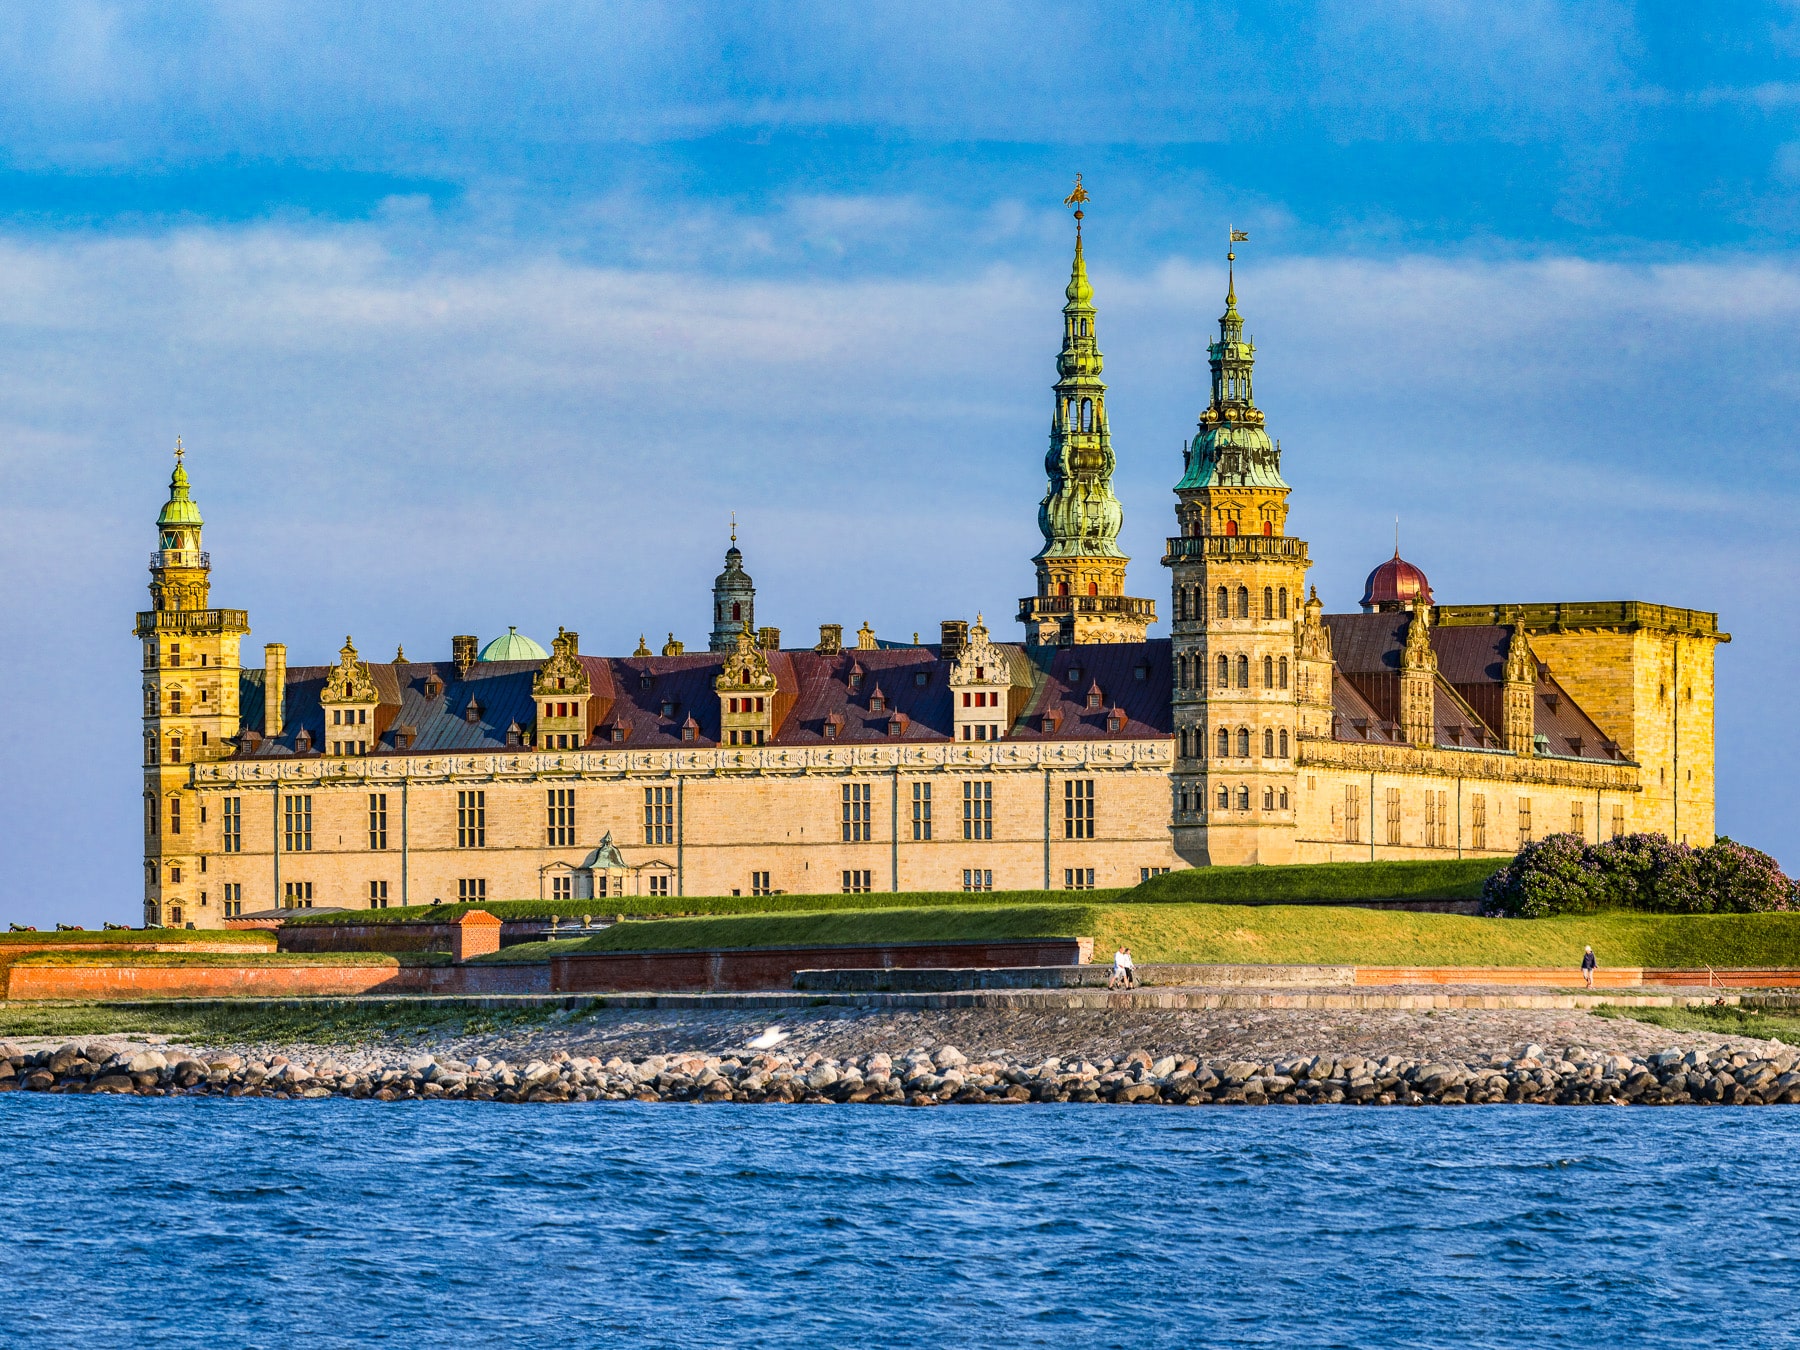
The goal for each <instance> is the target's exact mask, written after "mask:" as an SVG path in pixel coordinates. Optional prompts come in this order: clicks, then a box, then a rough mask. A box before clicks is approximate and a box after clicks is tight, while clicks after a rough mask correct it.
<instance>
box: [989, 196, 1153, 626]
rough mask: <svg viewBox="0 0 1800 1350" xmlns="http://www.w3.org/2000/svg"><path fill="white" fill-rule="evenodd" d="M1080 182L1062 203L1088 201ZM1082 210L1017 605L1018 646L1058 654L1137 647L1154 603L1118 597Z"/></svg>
mask: <svg viewBox="0 0 1800 1350" xmlns="http://www.w3.org/2000/svg"><path fill="white" fill-rule="evenodd" d="M1087 199H1088V196H1087V192H1086V190H1085V189H1084V188H1083V187H1082V186H1081V179H1080V178H1079V177H1078V178H1076V180H1075V191H1074V192H1072V193H1070V194H1069V197H1068V199H1067V201H1066V202H1065V203H1064V204H1065V205H1073V204H1076V203H1080V202H1085V201H1087ZM1081 221H1082V212H1081V211H1080V210H1079V209H1077V210H1076V212H1075V260H1074V262H1073V263H1072V264H1071V266H1070V270H1069V284H1068V286H1067V288H1066V289H1065V290H1064V292H1063V294H1064V298H1065V300H1066V303H1065V304H1064V305H1063V333H1062V350H1061V352H1060V353H1059V354H1058V356H1057V358H1056V373H1057V377H1058V378H1057V382H1056V386H1055V391H1054V403H1053V405H1052V408H1051V414H1050V449H1049V452H1048V453H1047V454H1046V455H1045V456H1044V473H1045V476H1046V478H1047V479H1048V480H1049V482H1048V487H1047V489H1046V491H1045V493H1044V499H1043V501H1042V502H1041V503H1039V505H1038V529H1039V530H1041V531H1042V532H1043V536H1044V547H1043V548H1042V549H1040V550H1039V551H1038V553H1037V555H1036V556H1035V557H1034V558H1033V559H1032V563H1033V565H1034V566H1035V567H1036V569H1037V594H1036V595H1031V596H1026V597H1025V598H1024V599H1023V600H1021V601H1019V622H1021V623H1023V624H1024V625H1025V629H1026V641H1027V642H1031V643H1041V644H1045V645H1061V646H1067V645H1069V644H1071V643H1081V642H1138V641H1142V640H1143V637H1144V630H1145V628H1146V627H1147V626H1148V625H1150V624H1151V623H1154V622H1155V621H1156V604H1155V602H1154V601H1151V600H1140V599H1134V598H1132V597H1129V596H1127V595H1126V594H1125V567H1126V564H1127V563H1129V562H1130V561H1131V560H1130V558H1128V557H1127V556H1126V555H1125V554H1124V553H1122V552H1121V551H1120V550H1119V542H1118V541H1119V528H1120V526H1121V525H1122V524H1123V523H1124V511H1123V509H1122V508H1121V507H1120V505H1119V499H1118V498H1117V497H1116V496H1114V495H1113V489H1112V475H1113V468H1114V463H1115V461H1114V458H1113V449H1112V433H1111V431H1110V430H1109V429H1108V426H1107V418H1106V385H1105V384H1104V383H1102V382H1101V379H1100V371H1101V367H1102V365H1103V359H1102V357H1101V355H1100V345H1099V336H1098V333H1097V331H1096V327H1095V325H1096V322H1097V315H1096V311H1095V309H1094V288H1093V286H1092V285H1091V284H1090V283H1089V281H1088V274H1087V259H1086V258H1085V257H1084V256H1083V253H1082V238H1081Z"/></svg>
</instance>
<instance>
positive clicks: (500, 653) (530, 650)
mask: <svg viewBox="0 0 1800 1350" xmlns="http://www.w3.org/2000/svg"><path fill="white" fill-rule="evenodd" d="M476 659H477V660H481V661H548V660H549V659H550V653H549V652H547V651H545V650H544V649H543V648H542V647H540V646H538V645H537V643H535V642H533V641H532V640H531V639H530V638H528V637H526V636H525V635H524V634H523V633H521V632H520V631H519V630H518V629H516V628H508V629H507V630H506V633H505V635H504V636H502V637H497V638H495V639H494V640H493V641H492V642H490V643H488V645H487V646H485V647H483V648H482V649H481V655H480V656H479V657H477V658H476Z"/></svg>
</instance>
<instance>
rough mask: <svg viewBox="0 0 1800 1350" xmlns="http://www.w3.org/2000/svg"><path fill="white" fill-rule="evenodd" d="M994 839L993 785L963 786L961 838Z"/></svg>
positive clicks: (973, 784)
mask: <svg viewBox="0 0 1800 1350" xmlns="http://www.w3.org/2000/svg"><path fill="white" fill-rule="evenodd" d="M993 837H994V785H993V784H992V783H990V782H969V783H964V784H963V838H964V839H992V838H993Z"/></svg>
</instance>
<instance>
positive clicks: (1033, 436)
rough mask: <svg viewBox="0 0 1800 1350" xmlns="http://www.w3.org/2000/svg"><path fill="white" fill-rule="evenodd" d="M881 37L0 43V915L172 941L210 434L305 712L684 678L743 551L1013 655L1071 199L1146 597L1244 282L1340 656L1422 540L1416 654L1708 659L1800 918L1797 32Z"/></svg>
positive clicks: (793, 34) (386, 8) (1786, 10)
mask: <svg viewBox="0 0 1800 1350" xmlns="http://www.w3.org/2000/svg"><path fill="white" fill-rule="evenodd" d="M852 8H853V7H849V6H838V5H822V6H816V7H811V6H806V5H799V4H782V5H766V6H758V5H744V4H738V5H732V6H718V7H713V6H705V5H694V6H675V5H670V6H662V7H657V6H651V5H635V4H634V5H619V6H614V7H608V6H571V5H566V4H559V5H550V4H505V3H491V2H490V3H486V4H481V5H459V4H454V3H446V0H435V2H434V3H432V4H429V5H427V4H406V3H388V4H384V5H382V6H378V7H371V6H352V5H349V4H299V3H297V4H289V5H282V6H274V5H255V4H232V5H217V6H213V5H206V4H198V3H194V4H188V5H184V6H180V7H149V6H138V5H123V4H100V3H89V4H73V3H71V4H43V5H38V6H32V7H30V8H29V9H28V10H27V11H25V12H24V13H22V14H9V15H8V17H7V18H6V19H5V20H3V21H0V119H4V121H3V124H4V126H5V135H4V136H3V137H0V461H3V462H4V465H5V469H6V475H7V482H8V483H9V484H11V485H12V489H13V490H12V491H11V492H10V493H8V494H7V498H6V500H5V501H3V502H0V523H3V525H4V529H3V530H0V562H3V563H4V565H5V568H6V573H7V575H8V577H9V579H10V580H11V583H12V584H9V585H8V586H7V587H6V592H5V594H6V599H5V601H4V604H5V606H6V608H7V610H8V617H9V619H10V622H9V623H8V625H7V627H8V630H9V632H10V633H11V634H12V635H13V640H12V641H11V642H9V643H8V644H7V648H6V651H5V654H4V656H0V696H3V697H4V698H5V699H6V701H7V704H8V706H9V707H11V708H12V709H13V710H14V712H13V715H12V716H10V717H9V718H7V719H6V721H5V724H4V728H3V729H0V756H3V760H0V765H3V768H4V773H3V774H0V843H3V844H4V846H5V848H6V852H7V857H8V861H9V863H10V865H9V866H8V867H7V868H6V869H5V871H4V874H0V918H6V919H13V920H17V921H27V922H39V923H43V922H48V921H50V920H51V919H53V918H71V917H73V918H76V919H79V920H82V921H86V922H90V923H92V922H96V921H98V920H99V919H100V918H103V917H105V918H113V919H134V918H135V917H136V916H137V914H138V896H139V889H140V883H139V876H140V869H139V858H140V854H139V842H140V841H139V839H138V835H137V800H138V790H139V789H138V785H137V777H138V769H137V755H138V746H139V741H138V737H137V715H138V697H137V693H136V689H137V673H136V668H135V664H134V663H135V659H136V650H135V646H134V644H133V643H132V641H131V639H130V636H129V627H130V615H131V613H132V612H133V611H134V610H136V609H137V608H139V607H140V606H141V604H142V603H143V597H144V591H143V585H144V582H145V580H146V576H145V574H144V571H143V567H144V561H145V558H146V556H147V553H148V550H149V548H150V546H151V544H152V542H153V537H152V535H153V532H152V530H151V521H152V520H153V518H154V515H155V511H156V509H157V507H158V505H159V504H160V501H161V497H162V493H163V488H164V484H165V483H166V479H167V472H168V449H169V446H170V445H171V443H172V442H173V440H174V437H175V435H176V434H177V433H180V434H181V435H183V436H184V437H185V438H186V442H187V444H188V446H189V447H190V449H191V451H192V454H191V457H190V461H189V463H190V466H191V469H192V472H193V475H194V481H195V489H196V495H197V496H198V497H199V500H200V501H201V504H202V506H203V507H204V509H205V512H206V515H207V519H208V522H209V523H208V527H207V542H208V545H209V547H210V549H211V551H212V554H213V558H214V567H215V570H214V598H215V602H216V603H221V604H229V605H236V606H242V607H245V608H247V609H249V610H250V614H251V623H252V625H253V627H254V629H255V633H254V636H253V638H252V640H251V641H252V644H253V645H254V644H259V643H261V642H263V641H271V640H281V641H285V642H286V643H288V645H289V649H290V653H291V659H293V660H295V661H322V660H326V659H329V657H330V655H331V653H332V652H334V651H335V649H336V647H337V645H338V643H339V642H341V640H342V638H343V635H344V633H345V632H350V633H352V634H354V635H355V637H356V639H357V641H358V642H359V644H361V645H362V646H363V648H364V649H365V650H366V651H368V652H370V653H371V654H375V655H379V656H386V655H389V654H391V652H392V649H393V647H394V645H395V644H396V643H400V642H404V643H405V645H406V648H407V651H408V652H409V654H412V655H414V656H423V655H429V654H447V652H448V646H449V635H450V634H451V633H453V632H463V631H476V632H480V633H481V634H483V635H484V636H487V635H492V634H493V633H494V632H496V631H504V628H505V626H506V625H507V624H517V625H518V626H519V627H520V628H521V630H523V631H526V632H531V633H535V634H536V635H538V636H539V637H540V638H542V637H544V636H545V635H547V634H548V633H551V632H554V631H555V627H556V625H557V624H559V623H561V624H567V625H568V626H570V627H575V628H579V629H580V631H581V632H582V634H583V643H584V646H585V647H586V648H587V649H589V650H613V651H619V650H629V648H630V647H631V646H632V645H634V644H635V642H636V639H637V636H638V634H639V633H640V632H644V633H647V634H648V635H650V637H651V638H652V640H653V641H655V640H660V638H661V636H662V635H663V634H664V633H666V632H668V631H671V630H673V631H674V632H675V633H676V634H677V635H678V636H681V637H684V638H685V639H687V640H688V641H690V642H695V641H698V640H700V639H701V638H702V637H703V634H704V630H705V627H706V613H707V610H706V605H707V586H708V584H709V582H710V578H711V576H712V574H713V573H714V572H715V571H716V570H717V567H718V555H719V553H720V551H721V549H722V548H723V545H724V538H723V535H724V529H725V520H726V518H727V514H728V513H729V512H731V511H733V510H735V511H736V512H737V513H738V515H739V519H740V521H741V522H742V529H741V539H742V541H743V544H744V547H745V551H746V555H747V562H748V565H749V567H750V569H751V571H752V572H753V573H754V575H755V576H756V578H757V582H758V586H759V606H760V614H761V615H763V616H765V617H766V618H767V619H768V621H770V622H774V623H776V624H779V625H780V626H781V627H782V628H783V629H784V631H786V632H788V633H790V634H792V635H794V636H795V637H797V638H804V637H806V636H807V635H810V634H811V633H812V632H813V631H814V629H815V626H816V625H817V624H818V623H820V622H841V623H844V624H846V625H849V626H854V625H856V624H857V623H860V622H861V621H863V620H864V619H868V620H870V621H871V622H873V624H874V625H875V627H876V629H877V631H878V632H880V633H883V634H884V635H890V636H896V637H897V636H904V635H910V633H911V632H913V631H914V630H918V631H921V632H924V633H930V632H933V631H935V628H936V625H937V623H938V621H939V620H940V619H942V618H946V617H953V616H971V615H973V613H974V612H976V611H977V610H983V611H985V612H986V613H987V614H988V616H989V617H990V619H993V618H999V619H1000V620H1001V623H1000V624H999V625H998V626H999V627H1000V628H1001V629H1002V631H1004V630H1005V629H1006V627H1007V626H1008V625H1010V622H1011V620H1010V615H1011V613H1012V612H1013V607H1014V604H1015V602H1016V599H1017V597H1018V596H1019V595H1021V594H1024V593H1025V592H1026V591H1027V590H1028V589H1029V588H1030V576H1031V573H1030V568H1029V565H1028V562H1027V560H1028V558H1029V556H1030V554H1031V553H1032V551H1033V550H1034V549H1035V547H1036V543H1037V535H1036V530H1035V507H1036V502H1037V499H1038V497H1039V495H1041V492H1042V481H1041V458H1042V452H1043V445H1044V436H1045V433H1046V430H1047V425H1048V418H1049V411H1050V396H1049V386H1050V384H1051V382H1052V380H1053V379H1054V367H1053V357H1054V351H1055V345H1056V341H1057V334H1058V331H1059V328H1058V314H1057V310H1058V307H1059V305H1060V302H1061V288H1062V285H1063V282H1064V280H1065V279H1066V275H1067V265H1068V262H1067V259H1068V249H1069V224H1068V219H1067V213H1066V212H1065V211H1064V210H1063V208H1062V207H1061V205H1060V202H1061V198H1062V196H1063V195H1064V193H1066V191H1067V190H1068V186H1069V183H1070V181H1071V179H1072V178H1073V176H1074V174H1075V173H1076V172H1081V173H1083V174H1084V175H1085V178H1086V182H1087V184H1088V186H1089V188H1090V190H1091V191H1092V193H1093V198H1094V199H1093V202H1092V205H1091V209H1090V216H1089V222H1088V223H1089V227H1090V229H1089V256H1090V259H1091V262H1092V270H1093V276H1094V282H1095V287H1096V291H1097V300H1098V304H1099V306H1100V336H1101V345H1102V348H1103V350H1104V351H1105V352H1106V355H1107V372H1106V373H1107V378H1108V380H1109V381H1110V383H1111V387H1112V388H1111V396H1110V409H1111V414H1112V424H1113V430H1114V437H1115V446H1116V449H1117V450H1118V453H1119V458H1120V472H1119V479H1118V489H1119V493H1120V496H1121V498H1122V499H1123V501H1124V503H1125V508H1126V535H1125V543H1126V545H1127V547H1128V549H1129V550H1130V551H1131V552H1132V553H1133V555H1134V556H1135V558H1136V561H1135V562H1134V564H1133V567H1132V574H1131V575H1132V582H1133V589H1134V591H1135V593H1137V594H1146V595H1157V596H1160V595H1162V594H1163V593H1164V591H1165V581H1164V575H1163V572H1162V569H1161V568H1160V567H1159V566H1158V564H1157V558H1158V556H1159V554H1160V550H1161V539H1162V537H1163V536H1164V535H1165V534H1166V533H1167V531H1168V528H1169V522H1170V519H1171V517H1170V505H1171V502H1172V498H1171V497H1170V495H1169V488H1170V486H1171V485H1172V483H1173V482H1174V481H1175V478H1176V477H1177V476H1178V474H1179V471H1180V460H1179V454H1178V447H1179V445H1180V442H1181V441H1182V439H1183V438H1184V437H1185V436H1187V435H1189V434H1191V430H1192V426H1193V422H1194V418H1195V415H1196V414H1197V412H1198V411H1199V409H1200V407H1201V406H1202V404H1203V403H1204V393H1203V374H1204V342H1205V339H1206V336H1207V333H1208V330H1209V329H1210V328H1211V326H1212V325H1213V323H1214V322H1215V320H1216V316H1217V314H1218V311H1219V308H1220V298H1221V293H1222V280H1223V279H1222V275H1221V266H1222V261H1223V260H1222V257H1221V253H1222V247H1221V242H1220V241H1221V240H1222V239H1223V238H1224V234H1225V229H1226V227H1227V225H1228V224H1230V223H1235V224H1237V225H1239V226H1240V227H1247V228H1248V229H1249V230H1250V232H1251V235H1252V240H1251V243H1250V244H1249V245H1247V246H1245V247H1243V248H1241V249H1240V264H1241V265H1240V273H1239V277H1240V287H1239V289H1240V295H1241V298H1242V307H1243V309H1244V312H1245V314H1246V317H1247V320H1248V323H1249V327H1250V330H1251V331H1252V333H1253V334H1254V335H1255V337H1256V339H1257V341H1258V344H1259V354H1260V361H1259V367H1258V374H1259V383H1258V393H1259V399H1260V401H1261V403H1262V404H1263V406H1264V408H1265V409H1266V410H1267V412H1268V415H1269V418H1270V426H1271V429H1272V430H1273V431H1274V432H1275V433H1276V434H1277V435H1279V436H1280V437H1281V439H1282V442H1283V446H1284V449H1285V452H1286V459H1285V467H1286V470H1287V476H1288V477H1289V479H1290V481H1291V482H1293V484H1294V485H1295V497H1294V512H1293V516H1292V519H1291V521H1290V525H1291V527H1292V528H1293V529H1294V530H1295V532H1297V533H1300V534H1302V535H1304V536H1305V537H1307V538H1308V539H1310V540H1311V541H1312V544H1313V553H1314V556H1315V558H1316V559H1317V560H1318V562H1317V565H1316V567H1315V569H1314V577H1315V580H1316V581H1317V582H1318V584H1319V586H1320V589H1321V592H1322V593H1323V594H1324V596H1325V597H1326V599H1327V602H1328V604H1329V605H1330V606H1331V607H1332V608H1334V609H1347V608H1351V607H1352V606H1353V604H1354V601H1355V598H1356V595H1357V593H1358V587H1359V586H1360V582H1361V577H1362V575H1363V573H1364V572H1365V571H1367V569H1368V568H1369V567H1370V566H1371V565H1373V563H1374V562H1376V561H1378V560H1379V559H1380V558H1381V557H1382V556H1383V554H1384V553H1385V551H1386V550H1387V549H1388V548H1389V547H1390V546H1391V538H1392V531H1393V520H1394V516H1395V515H1396V514H1398V515H1400V516H1401V517H1402V526H1401V528H1402V533H1403V543H1404V550H1405V552H1406V553H1407V554H1408V556H1409V557H1411V558H1413V559H1414V560H1415V561H1417V562H1418V563H1420V564H1421V565H1422V566H1424V567H1425V568H1426V570H1427V571H1428V572H1429V573H1430V575H1431V577H1432V580H1433V582H1434V584H1435V586H1436V587H1437V590H1438V594H1439V596H1440V598H1441V599H1445V600H1451V601H1496V600H1539V599H1543V600H1548V599H1615V598H1626V597H1630V598H1640V599H1646V600H1655V601H1661V602H1664V603H1670V604H1678V605H1688V606H1694V607H1698V608H1704V609H1712V610H1717V611H1718V612H1719V613H1720V615H1721V619H1722V622H1723V624H1724V626H1725V627H1726V628H1727V629H1728V630H1729V631H1731V632H1732V634H1733V635H1734V641H1733V642H1732V643H1731V645H1730V646H1727V647H1724V648H1722V649H1721V652H1720V677H1719V693H1720V704H1719V721H1718V734H1719V760H1720V786H1719V815H1720V824H1721V828H1723V829H1724V830H1726V831H1728V832H1729V833H1731V834H1732V835H1734V836H1735V837H1738V838H1741V839H1744V840H1746V841H1748V842H1751V843H1755V844H1758V845H1761V846H1763V847H1766V848H1769V849H1770V850H1771V851H1773V852H1775V853H1776V854H1777V856H1778V857H1780V858H1782V859H1783V861H1784V862H1785V863H1786V864H1787V865H1789V866H1790V867H1800V823H1797V817H1796V812H1795V810H1794V801H1793V794H1792V791H1791V789H1790V788H1789V787H1788V786H1787V784H1788V782H1789V780H1790V777H1791V775H1790V774H1789V773H1788V772H1787V769H1786V766H1789V765H1791V764H1792V763H1793V762H1794V761H1795V760H1796V758H1797V757H1800V731H1796V729H1795V727H1794V719H1793V718H1792V717H1791V716H1790V715H1784V714H1780V712H1779V709H1780V708H1781V707H1782V706H1785V705H1786V703H1787V702H1788V701H1789V699H1788V698H1786V697H1785V691H1786V689H1787V686H1788V683H1789V682H1790V681H1791V679H1792V672H1793V671H1794V670H1795V668H1796V666H1797V665H1800V640H1797V639H1796V637H1795V625H1794V623H1793V622H1792V620H1791V618H1790V617H1789V615H1790V613H1791V610H1792V607H1793V596H1794V595H1795V592H1796V589H1797V588H1796V582H1797V581H1800V576H1797V572H1800V568H1797V566H1796V561H1797V558H1796V549H1795V545H1794V542H1793V526H1792V522H1793V520H1794V508H1795V503H1796V495H1797V488H1800V481H1797V480H1800V474H1797V473H1796V461H1795V456H1794V453H1793V449H1792V428H1793V427H1794V426H1795V424H1796V421H1797V417H1800V373H1797V372H1796V356H1795V352H1796V343H1795V336H1796V330H1797V326H1800V266H1797V265H1796V261H1795V258H1794V256H1793V253H1792V249H1791V246H1790V241H1791V239H1792V238H1793V237H1794V234H1795V230H1796V227H1797V226H1800V197H1797V195H1796V194H1797V191H1800V8H1797V7H1796V6H1795V5H1793V4H1788V3H1771V4H1765V5H1759V4H1756V3H1741V4H1735V5H1732V6H1729V7H1724V6H1718V7H1697V6H1691V5H1688V6H1682V5H1675V4H1661V5H1651V4H1645V5H1640V6H1631V5H1611V4H1591V5H1590V4H1568V5H1556V4H1533V3H1518V4H1513V5H1508V6H1494V5H1491V4H1485V3H1469V4H1457V3H1431V4H1426V3H1419V4H1406V3H1392V4H1385V5H1369V4H1367V3H1361V4H1267V5H1260V6H1252V5H1242V4H1186V5H1160V6H1157V5H1140V6H1131V5H1111V6H1104V7H1099V6H1093V5H1068V6H1056V5H1045V4H1035V5H1029V6H1025V5H1021V6H1016V7H1008V6H1002V5H990V6H985V7H980V8H975V7H966V8H965V10H964V11H963V12H962V13H961V15H960V17H959V16H958V15H955V14H951V15H944V14H938V13H935V12H928V11H925V10H922V9H921V8H920V7H918V6H881V5H862V6H856V7H854V13H852V12H851V10H852ZM1696 10H1704V12H1702V13H1698V14H1696V13H1695V12H1694V11H1696ZM1720 16H1723V17H1720Z"/></svg>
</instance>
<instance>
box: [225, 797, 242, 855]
mask: <svg viewBox="0 0 1800 1350" xmlns="http://www.w3.org/2000/svg"><path fill="white" fill-rule="evenodd" d="M220 823H221V825H222V826H223V828H224V845H223V847H224V849H225V852H227V853H242V852H243V851H244V799H243V798H242V797H227V798H225V811H224V815H223V817H222V820H221V822H220Z"/></svg>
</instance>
